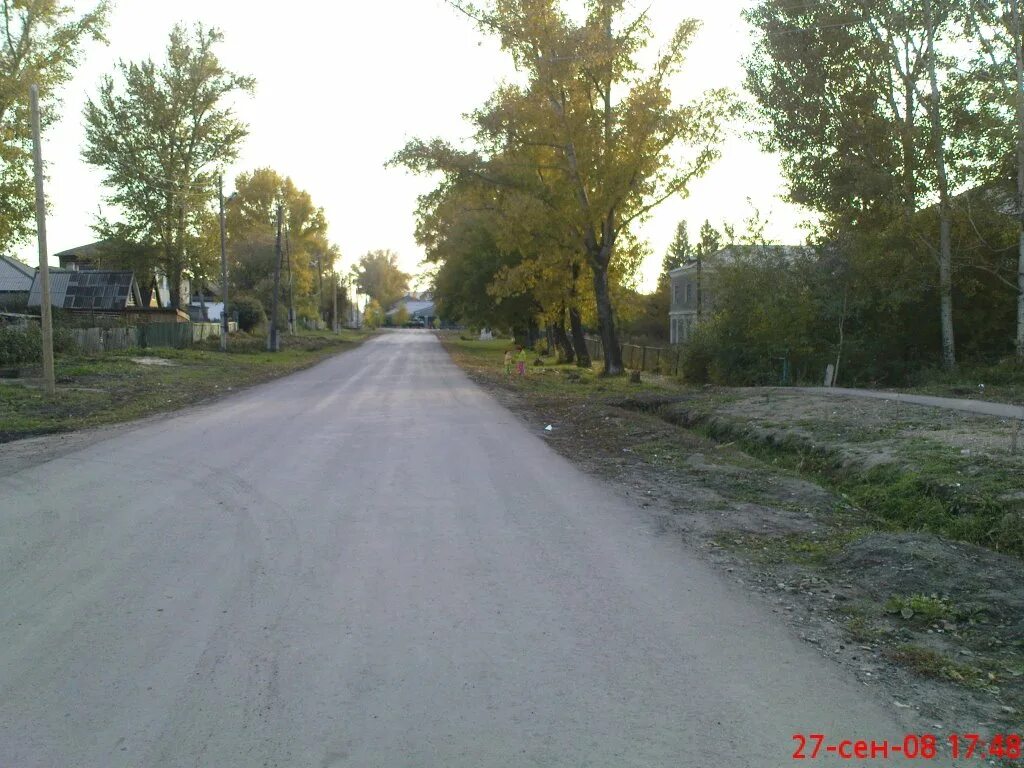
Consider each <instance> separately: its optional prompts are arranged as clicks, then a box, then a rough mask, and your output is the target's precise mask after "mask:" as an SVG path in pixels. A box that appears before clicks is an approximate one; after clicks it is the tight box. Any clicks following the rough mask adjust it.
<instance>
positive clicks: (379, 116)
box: [20, 0, 804, 288]
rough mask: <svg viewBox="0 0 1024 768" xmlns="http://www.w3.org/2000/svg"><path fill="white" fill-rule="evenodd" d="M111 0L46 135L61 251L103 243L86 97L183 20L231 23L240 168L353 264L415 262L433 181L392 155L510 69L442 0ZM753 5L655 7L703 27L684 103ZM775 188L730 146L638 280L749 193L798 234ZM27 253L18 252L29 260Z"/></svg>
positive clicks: (788, 236)
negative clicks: (265, 2)
mask: <svg viewBox="0 0 1024 768" xmlns="http://www.w3.org/2000/svg"><path fill="white" fill-rule="evenodd" d="M115 2H116V5H115V8H114V12H113V15H112V18H111V24H110V28H109V31H108V38H109V41H110V45H109V46H107V47H103V46H100V45H91V46H90V47H89V49H88V51H87V54H86V56H85V60H84V63H83V65H82V67H81V68H80V69H79V71H78V73H77V75H76V77H75V79H74V80H73V81H72V82H71V83H70V84H69V85H68V86H67V87H66V88H65V89H64V110H65V115H64V118H63V119H62V120H61V122H60V123H59V124H58V125H56V126H55V127H54V128H53V129H52V130H51V131H50V132H49V133H48V134H47V136H46V137H45V146H44V155H45V158H46V161H47V171H48V175H49V181H48V187H47V194H48V197H49V200H50V206H51V214H50V218H49V221H48V232H49V241H50V248H51V252H52V253H56V252H58V251H61V250H64V249H66V248H71V247H74V246H78V245H82V244H84V243H88V242H92V241H93V240H94V239H95V238H94V236H93V233H92V231H91V229H90V224H91V223H92V221H93V219H94V217H95V214H96V212H97V210H98V208H99V206H100V204H101V200H102V194H103V192H102V188H101V183H100V180H101V176H100V174H99V172H98V171H96V170H95V169H92V168H90V167H89V166H87V165H86V164H85V163H83V162H82V160H81V158H80V147H81V145H82V141H83V134H84V132H83V128H82V106H83V104H84V102H85V99H86V97H87V95H89V94H93V93H95V92H96V89H97V85H98V83H99V81H100V78H101V77H102V76H103V75H104V74H105V73H108V72H111V71H112V70H113V67H114V64H115V62H116V61H117V60H118V59H127V60H138V59H141V58H145V57H148V56H152V57H155V58H161V57H162V55H163V48H164V45H165V42H166V37H167V33H168V32H169V30H170V29H171V27H172V26H173V24H174V23H175V22H178V21H184V22H194V21H202V22H203V23H204V24H207V25H214V26H217V27H219V28H220V29H221V30H222V31H223V32H224V34H225V37H226V39H225V42H224V44H223V46H222V47H221V49H220V54H221V57H222V59H223V60H224V62H225V64H226V65H227V66H228V67H229V68H231V69H234V70H235V71H237V72H241V73H245V74H250V75H253V76H254V77H255V78H256V80H257V82H258V84H257V90H256V93H255V95H254V96H253V97H252V98H248V99H245V100H243V101H241V102H240V103H239V105H238V112H239V114H240V116H241V117H242V118H243V119H244V120H245V121H246V122H248V123H249V125H250V130H251V134H250V136H249V138H248V140H247V141H246V143H245V146H244V148H243V151H242V154H241V158H240V160H239V162H238V163H237V165H236V166H235V167H234V168H233V169H232V176H233V174H234V173H236V172H238V171H243V170H249V169H253V168H257V167H262V166H270V167H273V168H274V169H276V170H278V171H280V172H281V173H283V174H285V175H289V176H291V177H292V178H293V179H294V181H295V183H296V184H297V185H298V186H300V187H302V188H304V189H307V190H308V191H309V192H310V193H311V194H312V196H313V199H314V201H315V202H316V203H317V204H318V205H322V206H323V207H324V208H325V209H326V212H327V217H328V220H329V222H330V228H331V229H330V236H331V240H332V241H334V242H336V243H338V245H339V246H340V247H341V250H342V253H343V254H344V261H343V264H344V265H347V264H349V263H352V262H354V261H356V260H357V259H358V258H359V256H360V255H361V254H363V253H365V252H366V251H368V250H371V249H376V248H391V249H393V250H395V251H397V252H398V253H399V254H400V256H401V260H402V263H403V265H404V266H405V268H406V269H407V270H408V271H411V272H416V271H419V263H420V261H421V259H422V256H423V254H422V249H420V248H419V247H418V246H417V245H416V243H415V240H414V237H413V229H414V226H415V222H414V217H413V211H414V209H415V206H416V198H417V196H418V195H419V194H421V193H423V192H425V191H427V190H428V189H429V188H430V187H431V186H432V182H431V181H430V180H429V179H427V178H417V177H413V176H409V175H408V174H406V173H405V172H404V171H402V170H396V169H390V170H388V169H385V168H384V163H385V161H386V160H387V159H388V158H389V157H390V156H391V155H392V154H393V153H394V152H395V151H396V150H398V149H399V148H400V147H402V146H403V145H404V144H405V142H406V141H407V140H408V139H409V138H412V137H414V136H419V137H425V138H426V137H432V136H443V137H446V138H451V139H457V138H460V137H463V136H465V135H467V134H468V133H469V128H468V126H467V124H466V123H465V122H464V121H463V120H462V115H463V114H464V113H466V112H468V111H470V110H471V109H473V108H475V107H476V106H478V105H480V104H481V103H482V102H483V101H484V100H485V99H486V98H487V96H488V95H489V94H490V93H491V91H492V90H493V89H494V87H495V85H496V84H497V83H498V82H499V81H500V80H501V79H502V78H505V77H507V76H508V75H509V72H510V70H509V66H510V65H509V64H508V62H507V59H506V58H505V57H504V56H503V55H502V54H501V52H500V51H498V50H497V47H496V46H495V44H494V43H493V42H492V41H486V40H482V39H481V37H480V35H479V33H478V32H477V30H476V29H475V28H474V27H473V26H472V25H471V24H470V23H469V21H468V20H467V19H465V18H464V17H462V16H460V15H459V14H458V13H457V12H455V11H454V10H453V9H452V8H451V7H450V6H448V5H446V4H445V3H443V2H442V1H441V0H377V2H373V3H353V2H334V1H327V2H325V1H324V0H290V2H288V3H284V4H275V5H273V6H271V7H272V8H273V9H274V12H273V13H270V12H266V11H264V10H263V9H262V8H261V7H260V4H257V3H252V2H251V0H175V2H173V3H162V2H159V3H158V2H152V0H115ZM74 4H75V5H76V6H77V7H79V8H82V9H85V8H87V7H89V6H90V5H91V3H88V2H82V0H75V1H74ZM747 4H748V3H747V2H743V1H741V0H718V1H717V2H714V3H707V2H685V1H684V0H650V8H651V15H652V19H653V21H654V27H655V30H656V32H657V33H658V34H659V35H662V36H664V35H668V34H669V33H670V32H671V30H672V29H673V28H674V27H675V25H676V24H677V23H678V22H679V21H680V20H681V19H682V18H684V17H687V16H693V17H697V18H699V19H701V20H702V21H703V22H704V27H703V31H702V32H701V35H700V37H699V38H698V41H697V43H696V45H695V46H694V48H693V49H692V52H691V56H690V65H689V66H688V68H687V70H686V71H685V73H684V75H683V76H682V77H681V78H680V80H679V81H678V82H677V84H676V87H675V91H676V93H677V94H678V96H679V97H680V99H683V98H687V97H690V96H693V95H695V94H696V93H699V92H700V91H702V90H704V89H706V88H712V87H719V86H729V87H732V88H736V89H739V88H740V87H741V84H742V70H741V66H740V59H741V57H742V56H743V54H744V53H745V52H746V51H747V50H748V48H749V34H748V31H747V29H746V28H745V26H744V24H743V22H742V20H741V18H740V11H741V10H742V8H743V7H745V6H746V5H747ZM647 5H648V3H647V2H644V7H647ZM227 186H228V190H229V191H230V188H231V185H230V183H229V184H228V185H227ZM782 189H783V183H782V180H781V177H780V175H779V171H778V163H777V161H776V159H775V158H773V157H770V156H767V155H765V154H763V153H762V152H761V151H760V150H759V149H758V147H757V146H756V144H755V143H754V142H752V141H751V140H749V139H744V138H742V137H736V138H733V139H732V140H730V142H729V143H728V144H727V146H726V148H725V153H724V157H723V159H722V160H721V161H720V162H719V163H718V165H717V166H716V167H715V169H714V170H713V171H712V172H711V173H710V174H709V175H708V176H706V177H705V178H704V179H702V180H700V181H699V182H698V183H695V184H694V185H693V187H692V189H691V194H690V196H689V198H688V199H687V200H673V201H671V202H670V203H667V204H665V205H664V206H663V207H662V208H661V209H659V211H658V213H657V214H656V215H655V217H654V219H653V220H652V221H651V222H650V223H649V224H647V225H646V226H645V227H644V228H643V230H642V232H641V234H642V235H643V236H645V237H646V238H647V240H648V241H649V243H650V245H651V247H652V249H653V251H654V255H653V257H652V258H650V259H649V260H648V263H646V264H645V265H644V274H643V281H642V284H643V286H645V287H647V288H650V287H652V286H653V283H654V281H655V280H656V278H657V273H658V271H659V264H660V260H661V255H662V254H663V253H664V251H665V248H666V247H667V245H668V243H669V242H670V241H671V239H672V235H673V233H674V230H675V226H676V223H677V222H678V221H679V220H680V219H681V218H685V219H687V221H688V222H689V228H690V232H691V236H693V237H696V234H697V231H698V229H699V227H700V224H701V222H703V221H704V219H706V218H707V219H711V221H712V222H713V223H715V224H720V223H721V222H722V221H723V220H728V221H732V222H734V223H740V222H741V221H742V220H743V219H744V218H746V217H747V216H748V215H749V213H750V210H751V208H750V205H749V204H748V202H747V200H748V198H749V199H750V200H751V201H752V202H753V204H754V205H755V206H756V207H757V208H758V209H759V210H760V211H761V213H762V215H764V216H766V217H767V218H768V219H769V222H770V225H769V228H768V235H769V237H771V238H772V239H775V240H779V241H794V240H795V241H799V240H801V239H802V237H803V235H802V230H801V229H800V223H801V221H802V220H803V219H804V214H803V213H802V212H800V211H797V210H795V209H793V208H792V207H791V206H788V205H786V204H785V203H783V202H782V201H781V200H780V198H779V195H780V193H781V192H782ZM34 247H35V246H34V243H33V244H30V245H28V246H26V247H25V248H23V249H21V251H20V255H21V256H23V257H25V258H27V259H28V260H30V262H33V263H34V261H35V259H36V257H35V251H34Z"/></svg>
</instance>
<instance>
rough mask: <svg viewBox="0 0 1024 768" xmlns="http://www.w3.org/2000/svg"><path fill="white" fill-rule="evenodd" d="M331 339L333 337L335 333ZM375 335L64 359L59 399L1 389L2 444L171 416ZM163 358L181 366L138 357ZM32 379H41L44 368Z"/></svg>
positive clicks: (19, 387) (253, 340) (20, 388)
mask: <svg viewBox="0 0 1024 768" xmlns="http://www.w3.org/2000/svg"><path fill="white" fill-rule="evenodd" d="M328 333H329V332H328ZM367 336H368V334H367V333H364V332H357V331H343V332H342V333H340V334H338V335H336V336H335V335H334V334H329V335H324V333H309V334H306V333H303V334H299V335H296V336H282V337H281V352H279V353H276V354H271V353H268V352H266V351H264V346H265V341H264V340H263V339H261V338H258V337H246V336H245V335H244V334H239V335H238V337H235V336H232V338H231V344H230V345H229V349H231V351H232V354H228V355H224V354H223V353H221V352H219V351H213V349H216V343H217V342H216V341H214V343H213V345H212V349H211V347H210V346H208V345H199V346H197V347H194V348H190V349H148V350H127V351H119V352H107V353H102V354H98V355H73V356H66V355H58V357H57V359H56V370H55V373H56V379H57V382H58V385H57V395H56V396H55V397H52V398H51V397H48V396H47V395H46V394H45V393H44V392H43V391H42V389H41V388H40V387H39V386H38V385H37V384H36V385H30V386H26V385H24V384H23V383H21V382H0V414H3V415H2V416H0V442H7V441H10V440H17V439H20V438H23V437H30V436H33V435H42V434H48V433H53V432H66V431H69V430H75V429H83V428H87V427H96V426H101V425H105V424H113V423H117V422H121V421H129V420H131V419H136V418H141V417H144V416H149V415H151V414H155V413H161V412H165V411H172V410H176V409H178V408H182V407H185V406H188V405H192V404H194V403H196V402H199V401H201V400H204V399H208V398H210V397H215V396H218V395H222V394H224V393H226V392H228V391H230V390H235V389H241V388H243V387H247V386H249V385H251V384H255V383H259V382H262V381H267V380H269V379H272V378H276V377H278V376H283V375H286V374H289V373H292V372H294V371H297V370H300V369H302V368H305V367H308V366H310V365H312V364H314V363H316V362H318V361H320V360H322V359H324V358H325V357H327V356H329V355H331V354H334V353H336V352H339V351H342V350H344V349H351V348H352V347H354V346H355V345H356V344H357V343H359V342H361V341H362V340H363V339H365V338H366V337H367ZM141 356H145V357H158V358H162V359H165V360H168V361H170V362H172V363H174V365H170V366H163V365H140V364H138V363H135V362H132V360H131V358H132V357H141ZM28 372H29V375H30V376H32V375H35V376H37V377H38V376H41V371H39V370H38V369H34V370H33V369H31V368H30V369H28Z"/></svg>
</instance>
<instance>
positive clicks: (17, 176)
mask: <svg viewBox="0 0 1024 768" xmlns="http://www.w3.org/2000/svg"><path fill="white" fill-rule="evenodd" d="M0 12H2V13H3V40H2V44H0V243H4V244H5V245H7V246H10V245H13V244H16V243H19V242H21V241H23V240H24V239H25V238H26V237H27V236H28V235H29V233H30V232H31V231H32V226H33V215H34V210H35V208H34V205H35V188H34V187H33V185H32V143H31V142H32V137H31V135H30V134H29V114H28V113H29V99H28V90H29V86H30V85H38V86H39V94H40V100H41V115H40V122H41V123H42V127H43V129H44V130H45V129H46V128H47V127H49V126H50V125H51V124H52V123H53V122H54V120H55V119H56V118H57V112H56V108H57V106H58V104H59V101H58V97H57V93H58V91H59V89H60V87H61V86H62V85H64V84H65V83H67V82H68V81H69V80H70V79H71V77H72V75H73V74H74V71H75V67H77V66H78V62H79V57H80V56H81V53H82V48H83V47H84V45H85V43H86V42H87V41H88V40H95V41H103V42H105V38H104V37H103V32H104V29H105V28H106V23H107V13H108V4H107V2H106V0H103V2H100V3H99V4H98V5H97V6H96V7H95V8H94V9H93V10H92V11H89V12H88V13H84V14H82V15H80V16H79V15H77V14H76V13H75V12H74V9H73V8H72V7H70V6H67V5H61V4H59V3H58V2H56V1H55V0H0Z"/></svg>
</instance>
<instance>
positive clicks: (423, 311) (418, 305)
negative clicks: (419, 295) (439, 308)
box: [387, 301, 434, 317]
mask: <svg viewBox="0 0 1024 768" xmlns="http://www.w3.org/2000/svg"><path fill="white" fill-rule="evenodd" d="M402 307H405V311H406V312H408V313H409V317H433V316H434V302H432V301H403V302H400V303H399V304H398V306H396V307H395V308H394V309H392V310H391V311H390V312H388V313H387V315H388V317H391V316H393V315H396V314H398V311H399V310H400V309H401V308H402Z"/></svg>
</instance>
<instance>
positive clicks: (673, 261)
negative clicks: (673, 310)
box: [660, 221, 693, 283]
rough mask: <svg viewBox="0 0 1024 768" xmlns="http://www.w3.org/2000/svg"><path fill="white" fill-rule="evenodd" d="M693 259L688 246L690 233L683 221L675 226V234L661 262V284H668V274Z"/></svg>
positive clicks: (691, 250) (690, 248)
mask: <svg viewBox="0 0 1024 768" xmlns="http://www.w3.org/2000/svg"><path fill="white" fill-rule="evenodd" d="M692 258H693V248H692V247H691V246H690V232H689V230H688V229H687V227H686V222H685V221H680V222H679V224H678V225H676V234H675V237H673V238H672V242H671V243H670V244H669V246H668V250H667V251H666V252H665V257H664V258H663V259H662V260H661V278H660V281H661V282H665V283H668V273H669V272H671V271H673V270H675V269H679V267H681V266H683V264H685V263H686V262H688V261H689V260H690V259H692Z"/></svg>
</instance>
